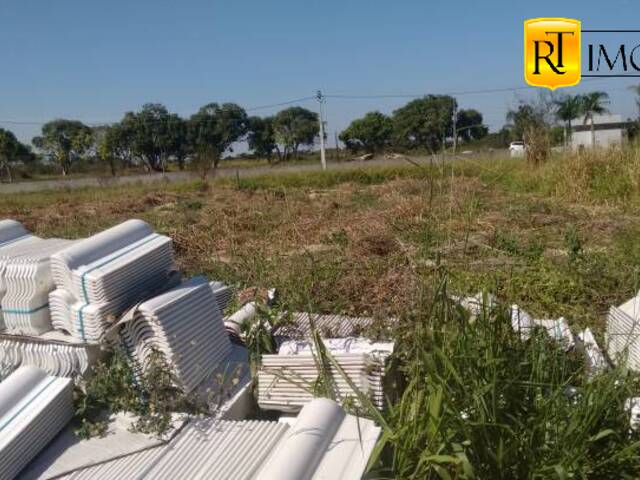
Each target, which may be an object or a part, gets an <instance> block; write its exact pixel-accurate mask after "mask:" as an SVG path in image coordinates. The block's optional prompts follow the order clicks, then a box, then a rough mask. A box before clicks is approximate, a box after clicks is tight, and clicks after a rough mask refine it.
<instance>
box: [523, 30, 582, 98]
mask: <svg viewBox="0 0 640 480" xmlns="http://www.w3.org/2000/svg"><path fill="white" fill-rule="evenodd" d="M580 68H581V67H580V21H579V20H572V19H570V18H534V19H531V20H527V21H525V22H524V78H525V80H526V82H527V83H528V84H529V85H532V86H534V87H547V88H550V89H551V90H555V89H556V88H558V87H572V86H573V85H577V84H578V83H580V76H581V73H580Z"/></svg>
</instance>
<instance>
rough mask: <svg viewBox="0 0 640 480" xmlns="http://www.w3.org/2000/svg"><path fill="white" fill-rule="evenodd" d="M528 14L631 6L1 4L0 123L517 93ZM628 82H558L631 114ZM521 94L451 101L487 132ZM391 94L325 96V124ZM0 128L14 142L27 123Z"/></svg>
mask: <svg viewBox="0 0 640 480" xmlns="http://www.w3.org/2000/svg"><path fill="white" fill-rule="evenodd" d="M540 16H564V17H570V18H578V19H580V20H582V22H583V28H637V29H640V9H639V8H638V5H637V0H607V1H604V0H600V1H593V0H581V1H566V0H565V1H562V2H560V1H558V0H555V1H547V0H537V1H520V0H498V1H493V2H489V1H484V2H479V1H471V0H457V1H446V2H444V1H443V2H434V1H425V0H422V1H418V0H412V1H395V2H392V1H389V0H387V1H378V0H359V1H348V0H342V1H336V0H323V1H311V0H272V1H267V0H262V1H253V0H252V1H244V2H220V1H205V0H184V1H163V0H153V1H151V0H137V1H132V0H129V1H122V0H111V1H109V2H96V1H87V0H83V1H77V0H56V1H43V0H40V1H35V0H21V1H18V0H13V1H9V0H0V44H1V45H3V47H4V48H3V56H2V57H3V59H2V63H1V65H2V67H1V69H2V72H1V73H0V120H2V121H7V120H11V121H14V122H15V121H17V122H43V121H47V120H50V119H53V118H61V117H62V118H75V119H80V120H83V121H85V122H89V123H94V122H113V121H117V120H119V119H120V118H121V117H122V115H123V113H124V112H125V111H128V110H135V109H138V108H139V107H140V106H141V105H142V104H143V103H145V102H161V103H164V104H165V105H167V107H168V108H169V109H170V110H172V111H175V112H177V113H179V114H182V115H185V116H187V115H190V114H191V113H193V112H194V111H195V110H197V108H198V107H199V106H201V105H203V104H205V103H208V102H212V101H217V102H223V101H235V102H238V103H239V104H241V105H242V106H244V107H247V108H248V107H253V106H259V105H265V104H271V103H277V102H281V101H287V100H290V99H295V98H300V97H304V96H307V95H312V94H313V93H314V92H315V90H317V89H322V90H323V91H324V92H325V93H328V94H349V95H351V94H353V95H370V94H422V93H425V94H426V93H449V92H463V91H471V90H473V91H475V90H482V89H493V88H512V87H523V86H524V80H523V78H522V28H523V27H522V22H523V20H525V19H527V18H532V17H540ZM638 80H639V81H640V79H638ZM631 83H632V82H631V81H630V80H628V79H623V80H621V79H607V80H600V79H599V80H596V81H591V82H583V84H582V85H581V86H579V87H577V89H571V90H574V91H586V90H591V89H602V90H606V91H608V92H609V93H610V94H611V97H612V104H611V106H610V110H611V111H614V112H616V113H622V114H623V115H624V116H625V117H626V116H631V115H633V116H636V112H637V111H636V106H635V103H634V101H633V96H632V94H631V93H630V91H629V90H628V85H630V84H631ZM530 94H531V93H528V92H527V91H517V92H512V91H508V92H500V93H492V94H482V95H481V94H473V95H461V96H459V97H458V100H459V103H460V104H461V106H463V107H474V108H478V109H479V110H480V111H481V112H483V114H484V115H485V120H486V122H487V123H488V124H489V125H490V126H492V127H493V128H496V127H499V126H501V125H502V123H503V122H504V115H505V112H506V110H507V109H508V108H509V107H511V106H513V105H514V104H515V103H517V100H518V99H519V98H526V96H527V95H530ZM404 102H406V100H402V99H349V100H344V99H342V100H338V99H329V100H328V102H327V105H326V112H327V121H328V131H329V133H330V135H332V134H333V131H335V130H340V129H342V128H344V127H345V126H346V125H347V124H348V123H349V122H350V120H352V119H353V118H355V117H357V116H359V115H362V114H364V113H365V112H367V111H370V110H374V109H378V110H381V111H383V112H390V111H392V110H393V109H394V108H397V107H398V106H400V105H402V104H403V103H404ZM303 105H306V106H308V107H311V108H316V104H315V103H314V102H309V103H307V104H303ZM275 111H277V109H264V110H259V111H256V112H252V113H256V114H263V115H268V114H272V113H275ZM0 126H2V127H4V128H9V129H10V130H13V131H14V132H15V133H16V134H17V135H18V136H19V137H20V138H21V139H22V140H30V139H31V137H33V136H34V135H35V134H37V133H38V131H39V126H38V125H31V124H15V123H0Z"/></svg>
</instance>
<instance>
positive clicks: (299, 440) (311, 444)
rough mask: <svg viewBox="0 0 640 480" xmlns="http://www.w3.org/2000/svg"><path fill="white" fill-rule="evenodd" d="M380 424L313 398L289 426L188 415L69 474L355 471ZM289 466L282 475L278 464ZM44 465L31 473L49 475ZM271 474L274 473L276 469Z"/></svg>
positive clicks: (350, 474)
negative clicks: (167, 430)
mask: <svg viewBox="0 0 640 480" xmlns="http://www.w3.org/2000/svg"><path fill="white" fill-rule="evenodd" d="M379 433H380V429H379V428H378V427H376V426H375V424H374V423H373V422H372V421H371V420H367V419H364V418H356V417H354V416H352V415H347V414H345V412H344V411H343V410H342V408H340V407H339V406H338V405H337V404H336V403H335V402H333V401H331V400H327V399H316V400H314V401H313V402H312V403H311V404H309V405H307V406H306V407H305V409H303V411H302V412H301V414H300V416H299V418H298V419H297V420H296V422H295V423H294V424H293V426H291V427H290V426H289V425H287V424H285V423H278V422H271V421H257V420H252V421H241V422H233V421H226V420H215V419H212V418H207V419H198V418H192V419H191V421H190V422H189V423H188V424H187V425H186V426H185V427H184V428H183V429H182V430H181V431H180V432H179V433H178V434H177V435H176V436H175V437H173V439H172V440H171V441H170V442H169V443H168V444H164V445H160V446H157V447H152V448H149V449H146V450H142V451H138V452H136V453H133V454H130V455H126V456H120V457H119V458H116V459H113V460H111V461H106V462H102V463H99V464H96V465H93V466H90V467H86V468H81V469H77V470H75V471H73V472H69V473H67V474H65V475H64V476H62V477H57V478H65V479H68V480H85V479H86V480H90V479H101V480H111V479H113V480H116V479H117V480H119V479H122V478H126V479H143V478H148V479H172V480H173V479H175V478H189V479H227V478H229V479H231V478H232V479H234V480H242V479H246V480H250V479H262V480H267V479H273V478H278V479H279V480H286V479H295V480H305V479H314V478H315V479H320V478H326V479H338V478H339V479H346V480H348V479H357V478H361V476H362V474H363V472H364V468H365V466H366V463H367V460H368V458H369V456H370V455H371V451H372V449H373V446H374V445H375V443H376V441H377V438H378V435H379ZM282 471H284V472H289V473H288V474H287V475H285V476H282V475H281V473H279V472H282ZM53 474H54V472H53V471H48V470H45V471H42V472H40V473H39V475H37V476H33V477H29V478H38V479H47V478H52V476H53ZM274 475H275V476H274Z"/></svg>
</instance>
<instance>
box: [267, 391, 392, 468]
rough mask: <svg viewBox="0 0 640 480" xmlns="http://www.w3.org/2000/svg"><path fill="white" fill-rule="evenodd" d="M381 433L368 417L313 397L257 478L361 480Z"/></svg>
mask: <svg viewBox="0 0 640 480" xmlns="http://www.w3.org/2000/svg"><path fill="white" fill-rule="evenodd" d="M379 435H380V428H379V427H377V426H376V425H375V424H374V423H373V422H372V421H371V420H368V419H366V418H361V417H355V416H353V415H347V414H346V413H345V412H344V410H342V409H341V408H340V407H339V406H338V405H337V404H336V403H335V402H332V401H331V400H327V399H324V398H321V399H316V400H314V401H313V402H311V403H310V404H308V405H307V406H306V407H304V408H303V409H302V411H301V412H300V414H299V415H298V418H297V419H296V421H295V423H294V424H293V426H292V427H291V429H290V430H289V431H288V432H287V434H286V436H285V438H284V439H283V440H282V441H281V442H280V443H279V444H278V446H277V448H276V449H275V451H274V452H273V454H272V456H271V457H270V458H269V460H268V461H267V463H266V464H265V466H264V467H263V468H262V469H261V471H260V472H259V474H258V475H257V477H256V478H258V479H260V480H310V479H312V478H316V479H322V478H326V479H330V478H331V479H334V478H335V479H338V478H339V479H345V480H346V479H354V480H355V479H360V478H362V476H363V474H364V472H365V470H366V467H367V463H368V461H369V457H370V456H371V453H372V451H373V448H374V447H375V444H376V442H377V440H378V436H379Z"/></svg>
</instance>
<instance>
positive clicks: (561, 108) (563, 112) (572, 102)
mask: <svg viewBox="0 0 640 480" xmlns="http://www.w3.org/2000/svg"><path fill="white" fill-rule="evenodd" d="M554 103H555V105H556V107H557V109H556V117H557V118H558V119H560V120H562V121H563V122H564V146H565V147H566V146H567V142H568V133H567V132H569V133H570V132H571V122H572V121H573V120H575V119H576V118H578V117H579V116H580V115H581V114H582V97H581V96H580V95H567V96H566V97H564V98H561V99H559V100H556V101H555V102H554Z"/></svg>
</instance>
